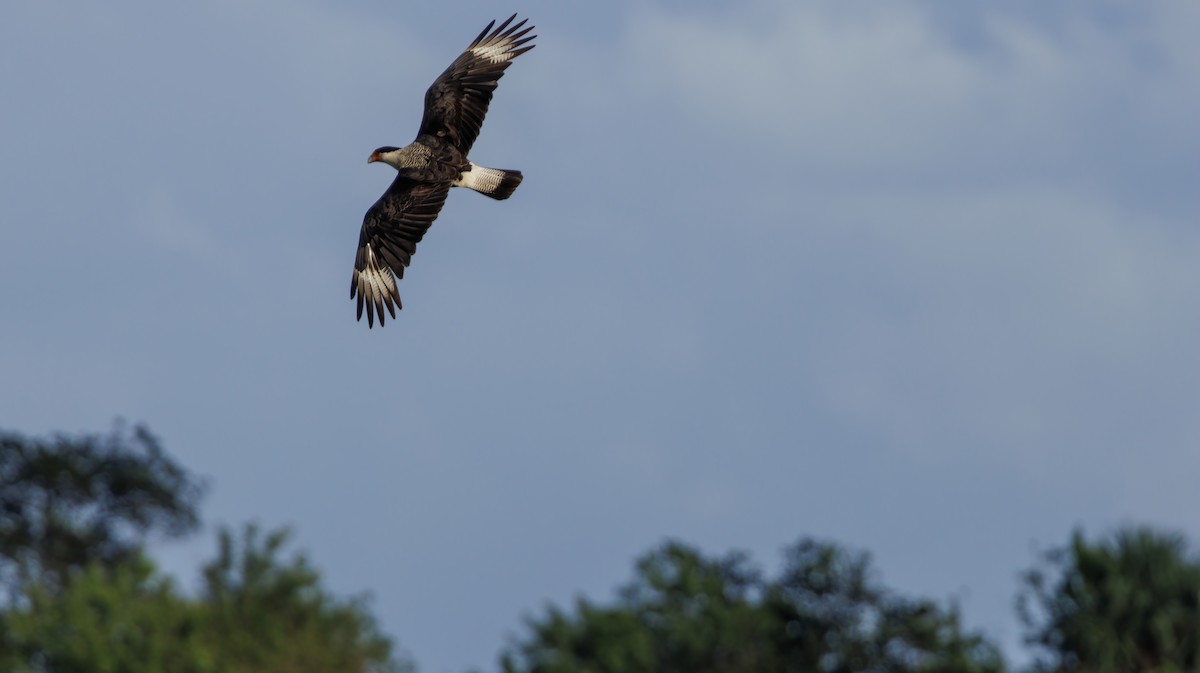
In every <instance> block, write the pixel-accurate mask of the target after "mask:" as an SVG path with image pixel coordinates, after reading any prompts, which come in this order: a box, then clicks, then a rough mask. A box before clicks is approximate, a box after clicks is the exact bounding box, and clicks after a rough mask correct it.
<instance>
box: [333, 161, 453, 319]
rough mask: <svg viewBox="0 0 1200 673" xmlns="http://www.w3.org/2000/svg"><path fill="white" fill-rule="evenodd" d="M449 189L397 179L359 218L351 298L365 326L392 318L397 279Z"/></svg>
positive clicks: (396, 302)
mask: <svg viewBox="0 0 1200 673" xmlns="http://www.w3.org/2000/svg"><path fill="white" fill-rule="evenodd" d="M449 191H450V184H449V183H446V182H443V183H428V182H416V181H413V180H410V179H408V178H405V177H403V176H400V175H397V176H396V179H395V180H393V181H392V184H391V186H390V187H388V189H387V191H386V192H384V193H383V196H381V197H379V200H378V201H376V202H375V205H373V206H371V208H370V209H369V210H367V214H366V216H364V217H363V225H362V231H361V232H360V233H359V235H358V254H357V255H355V258H354V276H353V278H351V281H350V298H351V299H353V298H355V297H358V319H359V320H362V314H363V306H364V305H365V306H366V309H367V324H368V325H370V326H371V327H374V326H375V315H376V314H378V315H379V325H380V326H383V323H384V317H383V309H384V307H385V306H386V307H387V310H388V313H390V314H391V316H392V317H393V318H395V317H396V309H398V308H400V307H401V306H400V292H399V290H398V289H397V288H396V279H397V278H403V277H404V267H406V266H408V264H409V262H410V261H411V260H412V255H413V253H414V252H416V250H417V243H419V242H420V241H421V239H422V238H423V237H424V236H425V232H426V231H428V230H429V225H431V224H433V221H434V220H435V219H437V216H438V213H439V212H441V210H442V205H443V204H444V203H445V202H446V194H447V193H448V192H449Z"/></svg>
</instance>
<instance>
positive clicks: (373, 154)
mask: <svg viewBox="0 0 1200 673" xmlns="http://www.w3.org/2000/svg"><path fill="white" fill-rule="evenodd" d="M376 161H381V159H380V158H379V152H371V156H370V157H369V158H368V159H367V163H368V164H371V163H375V162H376Z"/></svg>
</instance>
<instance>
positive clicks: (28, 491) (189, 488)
mask: <svg viewBox="0 0 1200 673" xmlns="http://www.w3.org/2000/svg"><path fill="white" fill-rule="evenodd" d="M202 493H203V488H202V484H201V482H200V480H198V479H197V478H196V477H193V476H192V475H191V474H189V473H188V472H187V471H186V470H184V469H183V468H182V467H180V466H179V465H178V464H177V463H175V462H174V461H173V460H171V459H170V458H169V457H168V456H167V455H166V454H165V453H164V452H163V450H162V448H161V447H160V446H159V443H158V440H157V439H156V438H155V437H154V436H153V435H152V434H150V432H149V431H148V430H147V429H146V428H144V427H142V426H137V427H135V428H134V429H133V430H132V432H131V431H129V430H128V429H127V428H126V427H125V426H123V425H118V426H117V427H116V428H114V429H113V431H112V432H111V433H110V434H109V435H107V436H101V435H87V436H83V437H78V438H73V437H65V436H58V437H55V438H53V439H49V440H44V439H29V438H26V437H23V436H21V435H17V434H12V433H3V434H0V581H5V582H7V583H9V585H10V586H12V585H14V584H19V583H20V582H21V581H27V580H36V581H39V582H41V583H43V584H49V583H53V582H57V581H61V580H62V579H63V577H64V576H65V575H66V573H68V572H70V571H72V570H76V569H80V568H82V567H84V566H85V565H87V564H89V563H101V564H110V565H111V564H115V563H118V562H120V561H122V560H124V559H128V558H131V557H132V556H135V555H136V554H137V553H138V551H139V550H140V549H141V546H142V545H143V544H144V542H145V540H146V538H147V536H149V535H151V534H159V535H162V536H164V537H177V536H180V535H183V534H186V533H189V532H192V531H194V530H195V529H196V528H197V527H198V526H199V522H200V518H199V515H198V513H197V509H196V508H197V505H198V503H199V499H200V497H201V495H202Z"/></svg>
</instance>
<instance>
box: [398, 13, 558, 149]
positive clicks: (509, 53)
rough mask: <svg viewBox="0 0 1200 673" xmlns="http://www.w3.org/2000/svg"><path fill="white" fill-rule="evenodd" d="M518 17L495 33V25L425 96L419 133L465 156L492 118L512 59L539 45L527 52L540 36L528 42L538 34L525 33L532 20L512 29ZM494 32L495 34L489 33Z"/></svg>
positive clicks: (456, 61) (483, 33)
mask: <svg viewBox="0 0 1200 673" xmlns="http://www.w3.org/2000/svg"><path fill="white" fill-rule="evenodd" d="M515 18H517V15H516V14H513V15H512V16H510V17H508V20H507V21H505V22H504V23H502V24H500V27H498V28H496V29H495V30H492V26H493V25H495V23H496V22H495V21H493V22H491V23H489V24H488V25H487V28H484V29H483V32H482V33H480V34H479V37H477V38H475V41H474V42H472V43H471V45H470V46H469V47H467V49H466V51H464V52H463V53H462V54H461V55H460V56H459V57H458V58H456V59H454V63H451V64H450V67H449V68H446V71H445V72H443V73H442V74H441V75H439V76H438V78H437V79H436V80H434V82H433V85H432V86H430V87H429V90H428V91H426V92H425V115H424V117H423V118H422V119H421V130H420V133H423V134H429V135H432V136H436V137H439V138H444V139H445V140H447V141H448V142H450V143H453V144H454V145H455V146H456V147H458V148H459V149H460V150H462V152H463V154H464V155H465V154H466V153H467V152H468V151H469V150H470V149H471V145H473V144H475V138H477V137H478V136H479V129H480V127H481V126H483V118H484V116H485V115H487V110H488V103H490V102H491V101H492V92H493V91H495V90H496V83H497V82H498V81H499V80H500V77H501V76H502V75H504V71H505V70H506V69H507V68H508V66H509V64H511V63H512V61H513V59H514V58H516V57H518V56H520V55H521V54H524V53H525V52H527V51H529V50H530V49H533V47H534V45H532V44H531V45H528V46H522V45H525V43H527V42H529V41H530V40H532V39H533V38H535V37H537V36H536V35H530V36H529V37H525V34H526V33H528V32H529V31H531V30H533V26H529V27H528V28H525V29H524V30H522V29H521V26H524V25H525V21H527V20H528V19H522V20H521V21H520V22H518V23H517V24H516V25H514V26H512V27H509V24H510V23H512V20H513V19H515ZM489 31H490V32H489Z"/></svg>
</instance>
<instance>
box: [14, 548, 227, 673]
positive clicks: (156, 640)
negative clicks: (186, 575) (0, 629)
mask: <svg viewBox="0 0 1200 673" xmlns="http://www.w3.org/2000/svg"><path fill="white" fill-rule="evenodd" d="M27 590H28V591H27V593H26V594H25V598H26V600H25V601H23V604H24V607H22V608H21V609H15V610H10V611H9V612H8V613H7V614H6V615H5V619H4V626H5V627H6V628H5V631H6V634H5V635H6V637H5V640H6V641H7V642H5V643H4V645H5V647H3V648H0V650H3V651H5V652H6V653H7V655H8V656H7V658H6V659H7V660H5V658H0V667H3V670H6V671H13V672H14V673H26V672H28V673H34V672H36V673H42V672H47V673H48V672H51V671H52V672H53V673H171V672H178V673H208V672H210V671H216V670H217V669H216V668H214V666H213V657H212V655H211V653H209V652H208V651H207V650H206V648H205V647H204V645H203V643H202V642H201V638H200V632H201V628H202V625H203V616H202V614H201V610H200V607H201V606H199V605H197V604H194V603H191V602H189V601H187V600H185V599H183V598H182V597H181V596H180V595H179V594H178V593H177V592H176V591H175V589H174V587H173V586H172V584H171V582H170V581H168V580H167V579H164V578H162V577H160V576H157V575H156V574H155V573H154V570H153V566H152V565H151V564H150V563H149V562H148V561H146V560H145V559H142V558H131V559H127V560H126V561H124V562H122V563H120V564H118V565H116V566H114V567H103V566H101V565H99V564H93V565H90V566H88V567H87V568H86V569H84V570H82V571H80V572H78V573H76V574H75V575H74V576H73V577H72V578H71V580H70V581H69V582H68V583H67V584H66V586H65V587H62V590H61V591H56V592H53V593H51V592H49V591H47V590H46V588H45V587H43V586H40V585H31V586H28V587H27Z"/></svg>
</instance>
